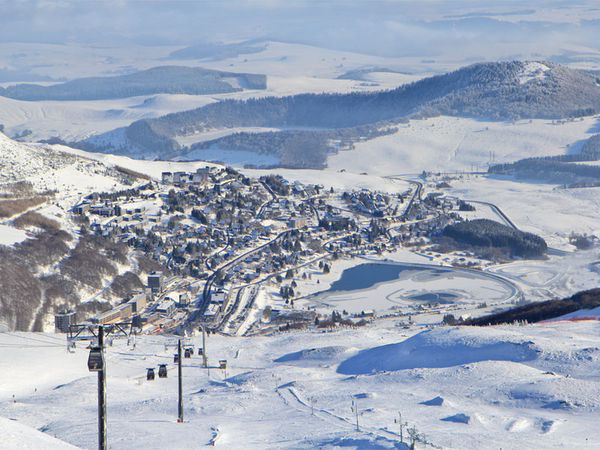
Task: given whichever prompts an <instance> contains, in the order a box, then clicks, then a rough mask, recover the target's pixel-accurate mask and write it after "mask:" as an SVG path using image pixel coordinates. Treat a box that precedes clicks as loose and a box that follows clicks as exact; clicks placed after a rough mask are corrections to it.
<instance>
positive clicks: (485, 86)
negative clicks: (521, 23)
mask: <svg viewBox="0 0 600 450" xmlns="http://www.w3.org/2000/svg"><path fill="white" fill-rule="evenodd" d="M596 111H600V80H599V79H598V78H597V77H595V76H594V75H593V74H590V73H586V72H583V71H577V70H573V69H569V68H566V67H564V66H561V65H559V64H556V63H551V62H521V61H513V62H494V63H477V64H473V65H470V66H467V67H463V68H461V69H458V70H456V71H454V72H450V73H447V74H444V75H436V76H433V77H430V78H425V79H422V80H419V81H415V82H412V83H409V84H406V85H402V86H400V87H398V88H396V89H393V90H388V91H376V92H360V93H350V94H338V93H335V94H299V95H294V96H287V97H281V98H276V97H265V98H257V99H249V100H244V101H242V100H232V99H227V100H223V101H220V102H217V103H213V104H209V105H206V106H203V107H200V108H196V109H193V110H188V111H183V112H177V113H172V114H168V115H165V116H162V117H159V118H155V119H141V120H138V121H136V122H133V123H132V124H131V125H129V126H128V127H127V128H126V129H125V137H126V141H127V142H125V143H123V144H122V145H120V147H121V148H123V147H133V148H136V150H137V153H147V154H149V155H152V156H153V157H164V156H165V155H168V154H170V153H172V152H174V151H175V150H177V149H179V148H180V146H179V144H178V143H177V142H176V141H175V137H178V136H186V135H190V134H194V133H198V132H203V131H206V130H214V129H219V128H235V127H288V128H289V127H317V126H318V127H321V128H332V129H337V128H353V127H358V126H364V125H374V124H379V125H377V126H381V123H382V122H383V123H385V122H392V123H397V122H399V121H406V120H407V119H421V118H426V117H434V116H439V115H449V116H461V117H474V118H480V119H481V118H486V119H491V120H517V119H524V118H525V119H527V118H541V119H559V118H564V117H580V116H587V115H592V114H594V113H596ZM273 135H274V136H273V137H275V135H276V133H273ZM278 139H279V138H278ZM267 147H268V146H267ZM92 150H93V149H92ZM103 151H109V152H110V148H108V149H105V150H103ZM267 151H269V149H268V148H267ZM322 151H324V152H326V151H327V149H326V148H323V149H322Z"/></svg>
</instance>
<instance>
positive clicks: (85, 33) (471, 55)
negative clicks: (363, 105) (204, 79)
mask: <svg viewBox="0 0 600 450" xmlns="http://www.w3.org/2000/svg"><path fill="white" fill-rule="evenodd" d="M248 39H268V40H276V41H283V42H292V43H303V44H309V45H315V46H319V47H325V48H331V49H336V50H344V51H353V52H357V53H365V54H370V55H377V56H388V57H405V56H417V57H423V58H434V57H437V56H441V55H446V54H452V55H454V56H453V58H454V59H459V60H460V59H463V60H464V61H466V62H470V61H477V60H498V59H530V58H531V57H532V55H534V57H535V55H539V56H541V57H544V58H547V57H550V56H553V55H557V56H558V55H562V56H563V57H564V56H567V57H568V56H569V55H572V54H574V53H581V54H588V55H589V54H591V55H592V56H593V57H594V59H595V57H598V55H599V54H600V8H598V7H597V3H596V2H594V1H592V0H580V1H576V2H573V1H566V0H556V1H541V0H538V1H528V2H520V1H515V0H504V1H493V2H492V1H472V0H450V1H441V0H429V1H414V0H374V1H356V0H353V1H341V0H326V1H316V0H312V1H311V0H291V1H289V0H285V1H284V0H262V1H250V0H226V1H206V2H195V1H164V0H158V1H151V0H142V1H128V0H108V1H103V2H99V1H92V2H87V1H79V0H76V1H74V0H71V1H68V0H67V1H48V0H22V1H10V0H9V1H7V0H2V1H0V42H3V43H10V42H27V43H40V44H78V45H88V46H90V45H94V46H119V47H125V46H130V45H131V46H133V45H145V46H187V45H192V44H199V43H206V42H226V43H227V42H239V41H243V40H248ZM40 51H43V49H41V50H40ZM7 64H8V66H7ZM11 64H12V65H14V64H15V62H14V61H5V62H4V66H5V67H4V68H5V69H6V68H9V66H10V65H11ZM0 68H1V67H0Z"/></svg>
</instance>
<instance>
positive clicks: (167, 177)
mask: <svg viewBox="0 0 600 450" xmlns="http://www.w3.org/2000/svg"><path fill="white" fill-rule="evenodd" d="M162 182H163V183H165V184H170V183H172V182H173V172H163V173H162Z"/></svg>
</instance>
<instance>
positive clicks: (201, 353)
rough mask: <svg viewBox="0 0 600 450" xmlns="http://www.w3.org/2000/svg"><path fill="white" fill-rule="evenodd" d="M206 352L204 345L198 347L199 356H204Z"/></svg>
mask: <svg viewBox="0 0 600 450" xmlns="http://www.w3.org/2000/svg"><path fill="white" fill-rule="evenodd" d="M203 354H204V349H203V348H202V347H198V356H202V355H203Z"/></svg>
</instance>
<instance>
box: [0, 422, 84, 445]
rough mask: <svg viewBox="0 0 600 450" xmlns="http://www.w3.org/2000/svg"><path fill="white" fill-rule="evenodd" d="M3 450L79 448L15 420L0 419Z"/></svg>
mask: <svg viewBox="0 0 600 450" xmlns="http://www.w3.org/2000/svg"><path fill="white" fill-rule="evenodd" d="M0 435H1V436H2V448H12V449H19V450H39V449H41V448H43V449H45V450H75V449H78V448H79V447H75V446H74V445H71V444H67V443H66V442H63V441H61V440H59V439H56V438H54V437H52V436H48V435H47V434H44V433H42V432H41V431H38V430H36V429H34V428H31V427H28V426H25V425H22V424H20V423H19V422H17V421H15V420H9V419H5V418H3V417H0Z"/></svg>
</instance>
